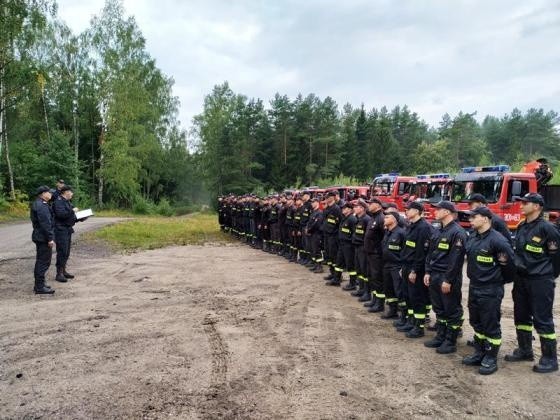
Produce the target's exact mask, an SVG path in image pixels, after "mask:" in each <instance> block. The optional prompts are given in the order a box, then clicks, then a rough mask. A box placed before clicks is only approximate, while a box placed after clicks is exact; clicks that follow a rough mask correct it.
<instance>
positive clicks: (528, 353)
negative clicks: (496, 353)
mask: <svg viewBox="0 0 560 420" xmlns="http://www.w3.org/2000/svg"><path fill="white" fill-rule="evenodd" d="M516 333H517V344H518V346H519V347H517V348H516V349H515V350H514V351H513V353H512V354H506V357H504V359H505V360H506V362H521V361H523V360H531V361H532V360H534V359H535V357H534V355H533V332H532V331H524V330H516Z"/></svg>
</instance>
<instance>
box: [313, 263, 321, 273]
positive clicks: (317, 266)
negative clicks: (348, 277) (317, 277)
mask: <svg viewBox="0 0 560 420" xmlns="http://www.w3.org/2000/svg"><path fill="white" fill-rule="evenodd" d="M313 272H314V273H317V274H321V273H323V266H322V265H321V263H317V264H316V265H315V268H314V269H313Z"/></svg>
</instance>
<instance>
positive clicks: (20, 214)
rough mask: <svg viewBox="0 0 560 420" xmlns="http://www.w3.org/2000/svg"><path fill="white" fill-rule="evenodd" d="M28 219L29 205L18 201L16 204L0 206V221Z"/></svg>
mask: <svg viewBox="0 0 560 420" xmlns="http://www.w3.org/2000/svg"><path fill="white" fill-rule="evenodd" d="M23 220H29V205H28V204H26V203H25V204H21V203H18V204H17V205H11V206H2V207H1V208H0V223H8V222H15V221H23Z"/></svg>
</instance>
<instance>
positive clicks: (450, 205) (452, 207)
mask: <svg viewBox="0 0 560 420" xmlns="http://www.w3.org/2000/svg"><path fill="white" fill-rule="evenodd" d="M432 206H434V207H437V208H439V209H445V210H449V211H450V212H452V213H457V208H456V207H455V205H454V204H453V203H452V202H451V201H447V200H444V201H440V202H439V203H436V204H432Z"/></svg>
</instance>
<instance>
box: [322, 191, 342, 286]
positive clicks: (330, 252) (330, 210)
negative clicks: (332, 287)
mask: <svg viewBox="0 0 560 420" xmlns="http://www.w3.org/2000/svg"><path fill="white" fill-rule="evenodd" d="M335 196H336V194H335V193H334V192H332V191H331V192H329V193H327V207H326V208H325V210H324V211H323V235H324V248H325V261H326V263H327V265H328V266H329V271H330V274H329V275H328V276H326V277H325V280H332V279H334V267H335V264H336V254H337V252H338V225H339V224H340V220H341V218H342V211H341V210H340V207H338V205H337V204H336V202H335Z"/></svg>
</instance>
